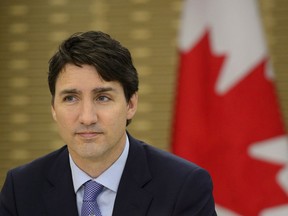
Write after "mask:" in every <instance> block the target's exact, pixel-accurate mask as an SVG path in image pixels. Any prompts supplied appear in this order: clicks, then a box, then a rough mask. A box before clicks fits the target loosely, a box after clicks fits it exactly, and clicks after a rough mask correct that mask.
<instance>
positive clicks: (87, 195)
mask: <svg viewBox="0 0 288 216" xmlns="http://www.w3.org/2000/svg"><path fill="white" fill-rule="evenodd" d="M102 190H103V185H101V184H98V183H97V182H95V181H88V182H86V183H85V184H84V197H83V204H82V209H81V216H102V215H101V212H100V209H99V206H98V203H97V201H96V199H97V197H98V195H99V194H100V193H101V192H102Z"/></svg>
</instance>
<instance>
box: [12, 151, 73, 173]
mask: <svg viewBox="0 0 288 216" xmlns="http://www.w3.org/2000/svg"><path fill="white" fill-rule="evenodd" d="M65 151H67V147H66V146H64V147H62V148H60V149H58V150H55V151H53V152H50V153H48V154H46V155H44V156H42V157H39V158H37V159H35V160H33V161H31V162H29V163H27V164H23V165H21V166H18V167H16V168H13V169H11V170H10V171H9V172H10V173H13V175H21V174H24V175H26V176H27V175H29V174H32V173H37V171H41V170H43V171H45V170H47V168H49V167H51V165H52V164H53V162H54V161H55V159H56V158H57V157H58V156H59V155H60V154H63V153H65ZM67 152H68V151H67ZM67 155H68V154H67Z"/></svg>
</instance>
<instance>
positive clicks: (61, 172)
mask: <svg viewBox="0 0 288 216" xmlns="http://www.w3.org/2000/svg"><path fill="white" fill-rule="evenodd" d="M47 180H48V181H47V185H46V186H45V187H44V188H43V191H44V192H43V197H44V201H45V206H46V212H47V215H49V216H60V215H61V216H63V215H69V216H78V211H77V205H76V195H75V192H74V188H73V181H72V174H71V169H70V165H69V154H68V150H67V148H64V150H63V151H62V152H60V154H59V156H58V157H57V159H56V161H55V163H54V164H51V169H50V170H48V175H47Z"/></svg>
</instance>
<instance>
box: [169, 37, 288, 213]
mask: <svg viewBox="0 0 288 216" xmlns="http://www.w3.org/2000/svg"><path fill="white" fill-rule="evenodd" d="M225 59H226V58H225V56H216V55H214V54H213V53H212V51H211V48H210V42H209V33H206V34H205V35H204V36H203V37H202V38H201V40H200V41H199V42H198V43H197V44H196V46H195V47H194V48H193V49H191V50H190V51H189V52H187V53H182V54H181V59H180V71H181V73H180V74H179V80H178V83H179V85H178V89H177V90H178V95H177V100H176V110H175V113H176V115H175V118H174V119H175V120H174V127H173V128H174V130H173V142H172V148H173V152H174V153H175V154H177V155H180V156H181V157H184V158H186V159H188V160H191V161H193V162H195V163H197V164H199V165H201V166H202V167H204V168H206V169H207V170H208V171H209V172H210V173H211V175H212V178H213V182H214V196H215V200H216V203H218V204H219V205H221V206H223V207H226V208H228V209H231V210H233V211H235V212H237V213H239V214H241V215H248V216H252V215H258V214H259V212H260V211H261V210H263V209H265V208H269V207H272V206H275V205H280V204H284V203H287V202H288V197H287V195H286V194H285V193H284V191H283V190H282V189H281V187H280V186H279V185H278V184H277V182H276V175H277V173H278V172H279V170H280V169H281V168H283V166H280V165H279V164H276V163H275V164H272V163H268V162H264V161H260V160H257V159H254V158H252V157H250V156H249V154H248V148H249V147H250V146H251V145H252V144H253V143H255V142H258V141H264V140H266V139H269V138H273V137H276V136H279V135H284V134H285V131H284V126H283V122H282V120H281V115H280V113H279V111H278V110H279V107H278V103H277V96H276V95H275V90H274V87H273V84H272V83H271V82H270V81H269V80H267V79H266V78H265V75H264V71H265V64H266V62H267V61H266V60H265V59H264V60H263V61H262V62H259V64H258V65H257V66H256V67H255V68H252V69H251V72H250V73H249V75H247V76H246V77H245V78H244V79H242V80H241V81H239V82H238V83H237V85H235V86H234V87H233V88H232V89H231V90H229V91H228V92H227V93H225V94H224V95H218V94H216V92H215V84H216V81H217V79H218V76H219V73H220V71H221V68H222V66H223V64H224V63H225Z"/></svg>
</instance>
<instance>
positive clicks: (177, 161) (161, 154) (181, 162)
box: [132, 138, 208, 175]
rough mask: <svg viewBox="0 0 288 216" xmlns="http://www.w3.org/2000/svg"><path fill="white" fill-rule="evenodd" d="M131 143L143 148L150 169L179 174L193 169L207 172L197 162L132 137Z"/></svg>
mask: <svg viewBox="0 0 288 216" xmlns="http://www.w3.org/2000/svg"><path fill="white" fill-rule="evenodd" d="M132 143H134V145H135V144H136V145H137V146H138V147H139V148H142V149H143V150H144V152H145V156H146V159H147V161H148V163H149V165H150V167H151V169H154V170H162V171H161V172H163V171H164V170H167V173H170V174H173V173H176V175H181V173H182V174H183V175H186V174H187V173H191V172H194V171H195V172H199V171H200V172H204V173H207V171H206V170H205V169H204V168H202V167H200V166H199V165H198V164H195V163H193V162H192V161H188V160H186V159H184V158H181V157H179V156H177V155H175V154H173V153H171V152H168V151H165V150H162V149H159V148H157V147H154V146H152V145H150V144H147V143H145V142H142V141H139V140H137V139H134V138H132ZM207 174H208V173H207Z"/></svg>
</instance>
